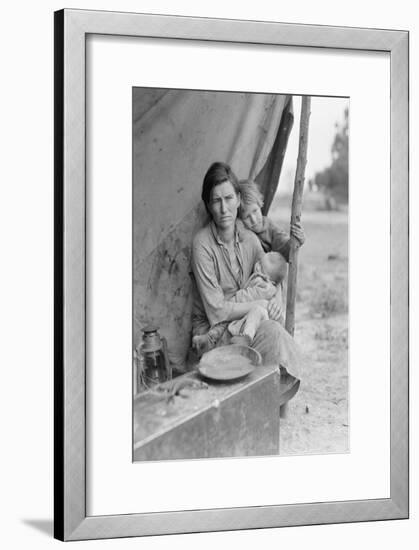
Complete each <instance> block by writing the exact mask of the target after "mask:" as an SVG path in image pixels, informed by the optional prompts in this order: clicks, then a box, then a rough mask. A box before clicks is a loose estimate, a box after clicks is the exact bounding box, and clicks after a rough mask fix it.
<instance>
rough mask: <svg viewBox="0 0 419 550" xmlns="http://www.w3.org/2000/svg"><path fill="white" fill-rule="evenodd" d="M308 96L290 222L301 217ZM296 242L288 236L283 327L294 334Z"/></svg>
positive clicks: (308, 109) (304, 103)
mask: <svg viewBox="0 0 419 550" xmlns="http://www.w3.org/2000/svg"><path fill="white" fill-rule="evenodd" d="M310 103H311V98H310V96H304V97H303V98H302V100H301V118H300V139H299V145H298V159H297V169H296V171H295V181H294V193H293V195H292V208H291V224H294V223H297V222H299V221H300V219H301V207H302V203H303V189H304V174H305V169H306V164H307V144H308V122H309V118H310ZM297 269H298V244H297V240H296V239H295V237H293V236H291V237H290V254H289V265H288V285H287V312H286V318H285V328H286V330H287V331H288V332H289V333H290V334H291V336H294V327H295V298H296V294H297Z"/></svg>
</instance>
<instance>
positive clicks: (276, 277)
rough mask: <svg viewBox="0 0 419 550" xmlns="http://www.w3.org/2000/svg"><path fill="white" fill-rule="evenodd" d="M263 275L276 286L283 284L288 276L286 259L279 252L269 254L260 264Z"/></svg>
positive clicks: (263, 257)
mask: <svg viewBox="0 0 419 550" xmlns="http://www.w3.org/2000/svg"><path fill="white" fill-rule="evenodd" d="M258 264H259V266H260V267H259V268H258V270H260V271H261V272H262V273H264V274H265V275H267V276H268V277H269V279H270V280H271V281H272V282H274V283H275V284H279V283H282V281H284V279H285V278H286V276H287V271H288V266H287V262H286V260H285V258H284V257H283V256H282V254H280V253H279V252H268V253H267V254H265V255H264V256H262V258H261V259H260V260H259V262H258Z"/></svg>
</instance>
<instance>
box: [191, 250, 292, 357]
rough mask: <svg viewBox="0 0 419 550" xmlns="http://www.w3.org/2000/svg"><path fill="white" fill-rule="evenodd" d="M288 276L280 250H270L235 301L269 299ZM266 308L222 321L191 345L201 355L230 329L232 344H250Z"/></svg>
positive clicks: (193, 339)
mask: <svg viewBox="0 0 419 550" xmlns="http://www.w3.org/2000/svg"><path fill="white" fill-rule="evenodd" d="M286 276H287V262H286V260H285V258H284V257H283V256H282V255H281V254H280V253H279V252H268V253H267V254H265V255H264V256H262V258H261V259H260V260H259V261H258V262H256V264H255V266H254V269H253V273H252V275H251V276H250V277H249V279H248V280H247V281H246V283H245V285H244V287H243V288H242V289H240V290H238V291H237V293H236V295H235V301H236V302H253V301H258V300H267V301H269V300H270V299H271V298H273V297H274V296H275V295H276V294H277V293H278V289H279V287H281V288H282V284H283V282H284V280H285V278H286ZM268 318H269V317H268V313H267V311H266V308H265V307H262V306H260V305H255V307H254V308H252V309H251V310H250V311H249V313H248V314H247V315H245V316H244V317H243V318H242V319H238V320H236V321H227V322H223V323H219V324H217V325H214V326H213V327H211V328H210V330H209V331H208V332H207V333H206V334H199V335H195V336H193V338H192V346H193V348H194V349H195V350H196V351H197V352H198V354H199V355H201V354H202V353H204V352H205V351H208V350H210V349H212V348H214V347H215V346H216V345H217V344H218V342H219V341H220V339H221V338H222V337H223V336H224V333H225V332H226V331H227V332H228V335H229V336H230V341H231V343H246V344H247V345H250V344H251V343H252V341H253V338H254V336H255V333H256V331H257V329H258V327H259V325H260V323H261V322H262V321H265V320H267V319H268Z"/></svg>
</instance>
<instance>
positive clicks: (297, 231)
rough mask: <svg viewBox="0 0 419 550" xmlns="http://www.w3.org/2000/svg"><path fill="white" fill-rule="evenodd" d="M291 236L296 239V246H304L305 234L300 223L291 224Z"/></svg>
mask: <svg viewBox="0 0 419 550" xmlns="http://www.w3.org/2000/svg"><path fill="white" fill-rule="evenodd" d="M290 233H291V235H292V236H293V237H295V238H296V239H297V243H298V246H301V245H303V244H304V242H305V240H306V234H305V232H304V228H303V226H302V225H301V223H300V222H297V223H293V224H292V225H291V231H290Z"/></svg>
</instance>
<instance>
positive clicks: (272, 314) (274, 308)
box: [266, 296, 282, 321]
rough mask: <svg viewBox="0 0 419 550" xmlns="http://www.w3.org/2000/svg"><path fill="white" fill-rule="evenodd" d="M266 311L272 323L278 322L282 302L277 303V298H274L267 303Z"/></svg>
mask: <svg viewBox="0 0 419 550" xmlns="http://www.w3.org/2000/svg"><path fill="white" fill-rule="evenodd" d="M266 309H267V311H268V315H269V319H272V320H273V321H280V319H281V315H282V301H280V302H278V298H277V297H276V296H274V297H273V298H271V300H270V301H269V302H268V306H267V308H266Z"/></svg>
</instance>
